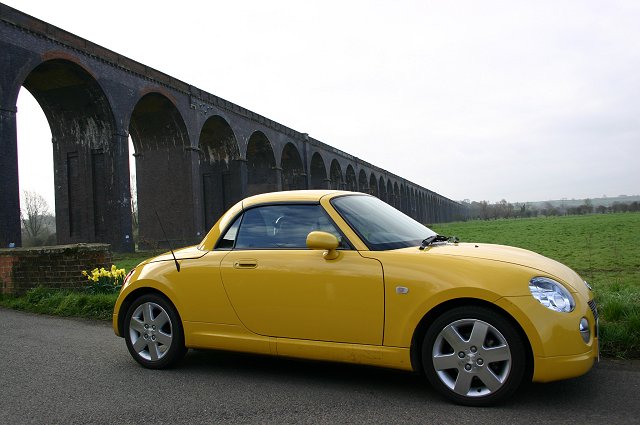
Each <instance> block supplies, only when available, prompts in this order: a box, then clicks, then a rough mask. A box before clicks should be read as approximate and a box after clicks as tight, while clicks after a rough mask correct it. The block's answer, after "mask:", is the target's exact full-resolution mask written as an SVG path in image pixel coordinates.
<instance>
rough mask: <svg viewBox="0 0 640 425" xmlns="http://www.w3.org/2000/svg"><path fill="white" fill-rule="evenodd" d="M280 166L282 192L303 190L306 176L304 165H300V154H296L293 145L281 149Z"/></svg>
mask: <svg viewBox="0 0 640 425" xmlns="http://www.w3.org/2000/svg"><path fill="white" fill-rule="evenodd" d="M280 166H281V167H282V189H283V190H299V189H305V186H306V184H305V179H306V175H305V172H304V165H303V164H302V158H301V157H300V152H298V148H297V147H296V146H295V145H294V144H293V143H291V142H289V143H287V144H286V145H285V146H284V148H283V149H282V157H281V159H280Z"/></svg>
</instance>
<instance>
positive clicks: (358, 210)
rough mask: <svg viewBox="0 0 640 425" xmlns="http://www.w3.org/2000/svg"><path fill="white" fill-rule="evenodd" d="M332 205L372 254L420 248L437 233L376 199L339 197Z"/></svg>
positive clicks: (369, 197) (349, 196) (370, 197)
mask: <svg viewBox="0 0 640 425" xmlns="http://www.w3.org/2000/svg"><path fill="white" fill-rule="evenodd" d="M331 204H332V205H333V206H334V208H335V209H336V210H337V211H338V213H339V214H340V215H341V216H342V218H344V219H345V221H346V222H347V223H348V224H349V226H351V228H352V229H353V230H354V231H355V232H356V233H357V234H358V236H360V238H361V239H362V240H363V241H364V243H365V244H367V247H369V249H370V250H372V251H385V250H389V249H398V248H406V247H410V246H420V244H421V243H422V241H423V240H424V239H426V238H427V237H429V236H433V235H435V234H436V233H435V232H434V231H433V230H431V229H429V228H428V227H426V226H424V225H422V224H420V223H418V222H417V221H415V220H414V219H412V218H411V217H409V216H407V215H405V214H404V213H402V212H400V211H398V210H397V209H395V208H393V207H392V206H390V205H389V204H387V203H386V202H383V201H381V200H380V199H378V198H375V197H373V196H366V195H347V196H340V197H337V198H334V199H332V200H331Z"/></svg>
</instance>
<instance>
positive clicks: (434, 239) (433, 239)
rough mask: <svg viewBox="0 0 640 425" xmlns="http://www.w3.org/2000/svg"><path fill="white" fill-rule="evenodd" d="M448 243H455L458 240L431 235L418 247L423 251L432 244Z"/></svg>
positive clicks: (451, 237)
mask: <svg viewBox="0 0 640 425" xmlns="http://www.w3.org/2000/svg"><path fill="white" fill-rule="evenodd" d="M448 241H451V242H453V243H457V242H458V238H457V237H455V236H442V235H431V236H429V237H428V238H426V239H424V240H423V241H422V245H420V249H421V250H423V249H425V248H426V247H428V246H429V245H431V244H432V243H434V242H448Z"/></svg>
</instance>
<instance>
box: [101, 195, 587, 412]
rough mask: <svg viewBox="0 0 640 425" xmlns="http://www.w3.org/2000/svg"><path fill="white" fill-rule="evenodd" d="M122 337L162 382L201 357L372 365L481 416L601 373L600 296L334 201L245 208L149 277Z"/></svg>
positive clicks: (528, 262) (372, 206) (133, 276)
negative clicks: (413, 375) (519, 397)
mask: <svg viewBox="0 0 640 425" xmlns="http://www.w3.org/2000/svg"><path fill="white" fill-rule="evenodd" d="M113 328H114V331H115V333H116V335H118V336H121V337H124V339H125V340H126V344H127V347H128V349H129V351H130V353H131V355H132V356H133V358H134V359H135V360H136V361H137V362H139V363H140V364H141V365H143V366H145V367H148V368H153V369H160V368H165V367H169V366H172V365H174V364H175V363H176V362H177V361H179V360H180V359H181V358H182V356H183V355H184V353H185V352H186V350H187V348H205V349H221V350H232V351H243V352H249V353H259V354H270V355H277V356H285V357H297V358H305V359H315V360H330V361H339V362H349V363H360V364H367V365H375V366H383V367H390V368H397V369H404V370H413V371H418V372H421V373H422V372H423V373H424V375H426V378H427V379H428V381H429V382H430V383H431V384H432V385H433V386H434V387H435V388H436V389H437V390H438V391H439V392H441V393H442V394H444V395H445V396H446V397H448V398H449V399H451V400H453V401H454V402H456V403H460V404H466V405H473V406H483V405H489V404H493V403H496V402H498V401H500V400H503V399H504V398H506V397H508V396H509V395H511V394H513V393H514V391H516V389H517V388H518V387H519V385H520V384H521V383H522V382H524V381H527V380H533V381H535V382H548V381H555V380H559V379H565V378H571V377H575V376H579V375H582V374H584V373H586V372H587V371H589V370H590V369H591V367H592V366H593V364H594V362H595V361H597V359H598V316H597V310H596V305H595V302H594V300H593V294H592V292H591V289H590V288H589V285H588V284H587V283H586V282H585V281H583V280H582V279H581V278H580V276H578V274H576V273H575V272H574V271H572V270H571V269H569V268H568V267H566V266H564V265H562V264H560V263H558V262H556V261H554V260H551V259H549V258H546V257H543V256H541V255H538V254H535V253H533V252H530V251H526V250H523V249H519V248H512V247H507V246H500V245H489V244H480V243H478V244H474V243H458V242H457V241H452V240H447V238H444V237H442V236H440V235H437V234H435V233H434V232H433V231H432V230H430V229H428V228H427V227H425V226H423V225H422V224H420V223H418V222H416V221H415V220H413V219H411V218H410V217H408V216H406V215H404V214H403V213H401V212H400V211H398V210H396V209H394V208H393V207H391V206H389V205H388V204H386V203H385V202H383V201H381V200H379V199H377V198H375V197H373V196H369V195H365V194H361V193H353V192H344V191H330V190H318V191H292V192H276V193H267V194H262V195H256V196H252V197H250V198H247V199H244V200H243V201H241V202H239V203H237V204H236V205H235V206H233V207H232V208H231V209H229V211H227V212H226V213H225V214H224V215H223V216H222V217H221V218H220V220H219V221H218V222H217V223H216V224H215V225H214V226H213V228H212V229H211V231H210V232H209V233H208V234H207V236H206V237H205V238H204V240H203V241H202V242H201V243H200V245H198V246H193V247H188V248H184V249H180V250H177V251H175V253H167V254H164V255H161V256H159V257H155V258H152V259H149V260H147V261H145V262H143V263H142V264H140V265H139V266H137V267H136V268H135V269H134V270H133V271H132V272H131V273H130V274H129V275H128V276H127V278H126V280H125V283H124V285H123V288H122V291H121V293H120V295H119V297H118V300H117V302H116V304H115V309H114V312H113Z"/></svg>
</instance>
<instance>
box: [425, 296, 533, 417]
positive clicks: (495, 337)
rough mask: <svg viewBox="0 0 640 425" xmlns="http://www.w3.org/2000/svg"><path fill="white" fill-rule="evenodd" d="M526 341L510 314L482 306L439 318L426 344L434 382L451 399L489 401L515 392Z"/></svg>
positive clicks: (429, 373) (427, 369)
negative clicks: (512, 321) (506, 315)
mask: <svg viewBox="0 0 640 425" xmlns="http://www.w3.org/2000/svg"><path fill="white" fill-rule="evenodd" d="M525 363H526V354H525V346H524V343H523V341H522V338H521V337H520V334H519V333H518V332H517V330H516V329H515V328H514V326H513V325H512V324H511V323H510V322H509V321H508V320H507V319H505V317H504V316H502V315H500V314H498V313H496V312H495V311H493V310H491V309H489V308H486V307H480V306H468V307H457V308H454V309H451V310H449V311H447V312H445V313H444V314H442V315H440V316H439V317H437V318H436V319H435V320H434V321H433V323H432V324H431V325H430V326H429V327H428V328H427V332H426V333H425V336H424V340H423V344H422V365H423V368H424V372H425V374H426V377H427V379H428V381H429V382H430V383H431V385H433V387H434V388H435V389H436V390H437V391H438V392H440V393H441V394H443V395H444V396H445V397H446V398H448V399H449V400H451V401H453V402H455V403H457V404H462V405H466V406H489V405H492V404H496V403H498V402H500V401H503V400H505V399H506V398H508V397H510V396H511V395H513V393H514V392H515V391H516V390H517V389H518V387H519V386H520V384H521V383H522V381H523V379H524V376H525V370H526V365H525Z"/></svg>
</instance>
